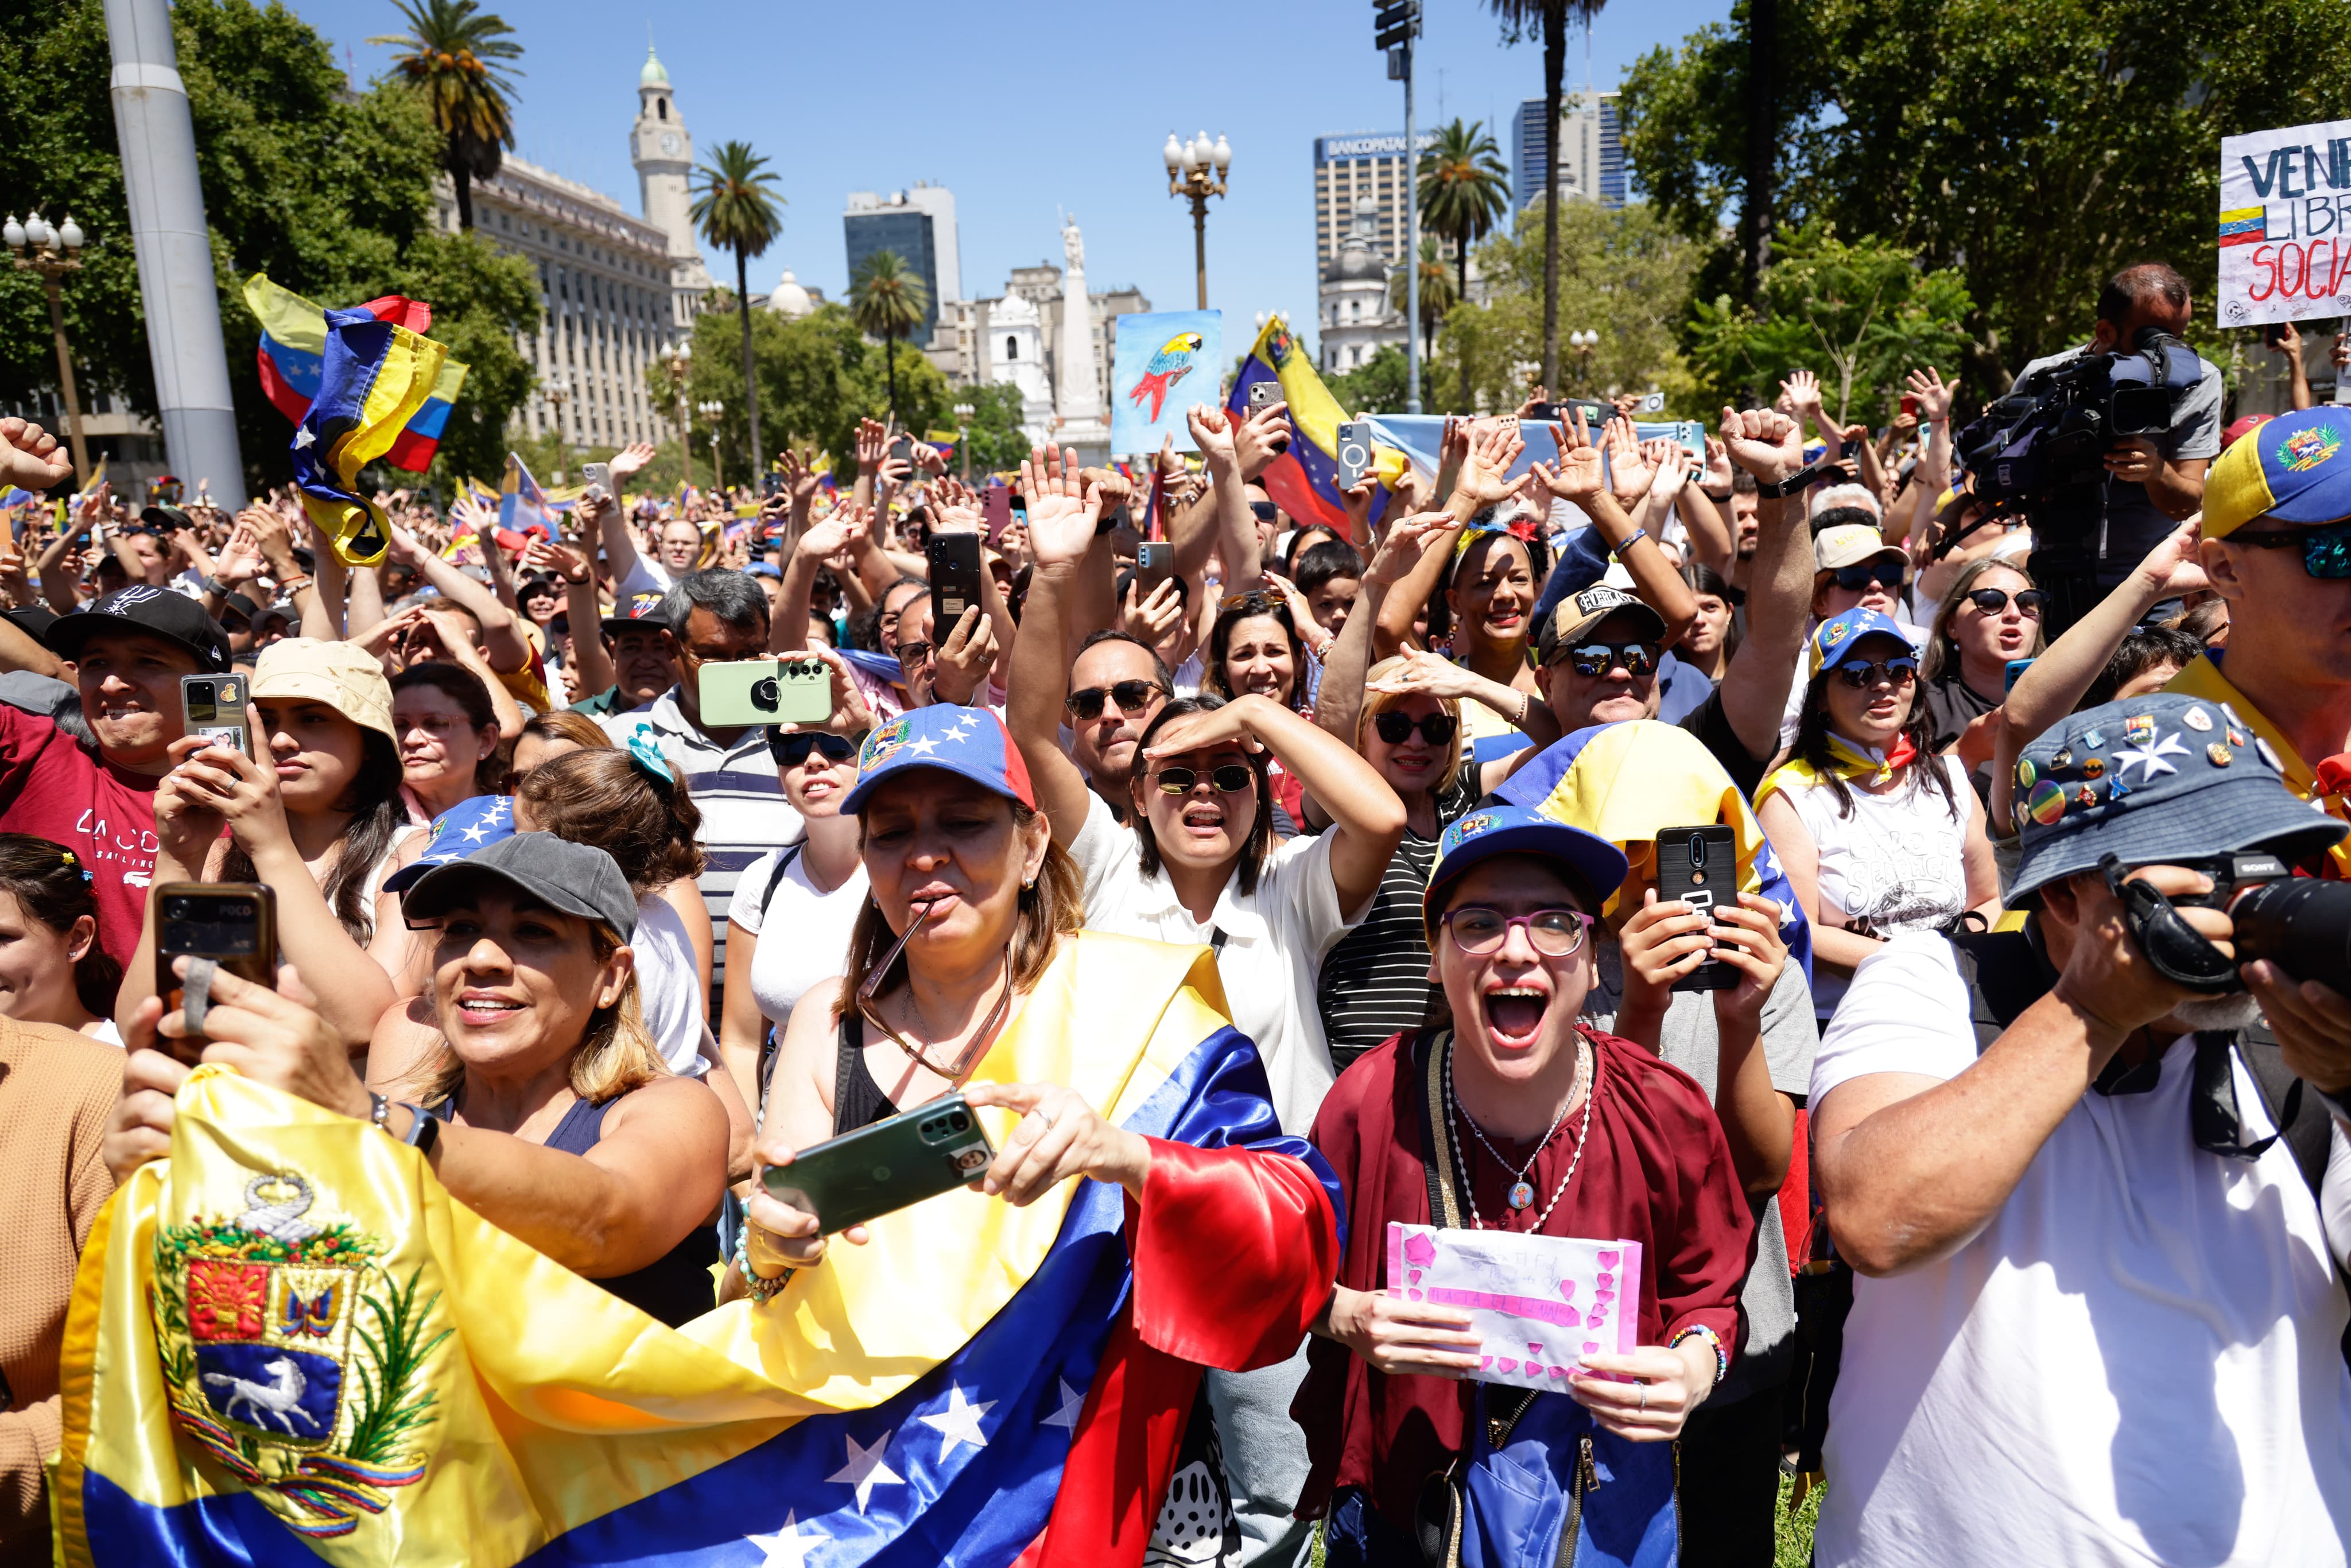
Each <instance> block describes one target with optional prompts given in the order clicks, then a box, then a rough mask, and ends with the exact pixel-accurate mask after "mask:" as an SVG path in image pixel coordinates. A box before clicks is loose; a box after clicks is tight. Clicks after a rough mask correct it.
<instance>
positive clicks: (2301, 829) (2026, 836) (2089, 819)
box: [2008, 692, 2351, 907]
mask: <svg viewBox="0 0 2351 1568" xmlns="http://www.w3.org/2000/svg"><path fill="white" fill-rule="evenodd" d="M2011 787H2012V788H2013V789H2014V791H2015V793H2014V795H2013V796H2012V798H2011V802H2010V807H2011V810H2012V812H2013V813H2014V815H2015V819H2016V821H2017V823H2018V824H2019V826H2020V829H2021V831H2022V857H2021V859H2020V861H2019V863H2018V866H2017V873H2016V881H2015V883H2013V884H2012V885H2011V887H2010V888H2009V890H2008V903H2009V904H2010V905H2011V907H2013V906H2017V905H2021V904H2023V903H2024V902H2025V901H2026V900H2027V899H2028V897H2030V895H2032V894H2034V893H2037V892H2038V891H2039V890H2040V889H2041V888H2043V886H2045V885H2047V884H2048V883H2053V882H2055V881H2057V880H2058V879H2059V878H2061V877H2067V876H2071V875H2073V874H2074V873H2075V872H2079V871H2089V870H2091V869H2093V868H2095V866H2096V865H2097V864H2098V862H2101V861H2103V860H2104V859H2105V857H2106V856H2107V855H2109V854H2111V855H2114V856H2116V858H2117V859H2118V860H2120V861H2121V862H2122V863H2123V864H2125V865H2126V866H2139V865H2159V864H2162V863H2164V862H2168V861H2177V860H2198V859H2203V858H2205V857H2208V856H2211V855H2220V854H2231V853H2234V852H2236V851H2239V850H2246V849H2252V848H2254V847H2255V846H2259V847H2261V848H2263V849H2268V850H2273V851H2274V852H2276V853H2277V854H2279V855H2280V856H2281V857H2282V858H2283V859H2285V860H2289V861H2295V860H2301V859H2304V858H2306V857H2308V856H2311V855H2315V854H2319V853H2321V852H2325V851H2326V850H2328V849H2330V848H2332V847H2333V846H2334V845H2335V843H2336V842H2337V841H2340V840H2341V839H2342V837H2343V835H2344V834H2345V832H2346V831H2351V828H2346V825H2345V824H2344V823H2342V822H2339V821H2335V819H2334V818H2332V817H2329V816H2326V815H2324V814H2323V813H2321V812H2320V811H2319V810H2317V809H2316V808H2314V806H2312V805H2311V804H2310V802H2308V801H2306V800H2302V799H2300V798H2298V797H2297V796H2296V795H2295V794H2294V791H2293V790H2292V789H2288V788H2287V787H2286V783H2285V779H2284V778H2283V775H2282V774H2281V772H2280V770H2279V765H2278V758H2277V753H2276V752H2275V751H2274V750H2273V748H2272V747H2271V746H2270V744H2269V742H2267V741H2265V740H2263V739H2262V737H2260V736H2259V735H2257V734H2255V733H2254V731H2253V728H2252V726H2251V725H2248V724H2247V723H2245V721H2244V720H2243V718H2241V716H2239V715H2238V714H2237V713H2236V711H2235V710H2234V709H2232V708H2231V707H2230V706H2229V705H2228V704H2226V703H2215V702H2209V701H2206V700H2204V699H2203V698H2200V697H2189V696H2178V695H2172V694H2170V693H2168V692H2157V693H2150V694H2148V695H2145V696H2137V697H2126V698H2125V699H2124V700H2122V701H2121V702H2113V703H2107V704H2105V706H2101V707H2094V708H2090V709H2087V710H2085V712H2082V713H2077V714H2074V715H2073V716H2070V717H2068V718H2067V719H2066V720H2065V721H2064V723H2062V724H2060V725H2058V726H2057V727H2054V728H2053V729H2052V730H2050V731H2049V732H2048V733H2047V734H2045V735H2043V737H2041V738H2040V739H2038V740H2036V741H2034V742H2033V743H2032V745H2030V746H2028V747H2025V748H2024V755H2023V756H2022V757H2021V758H2017V762H2016V777H2015V779H2014V780H2013V781H2012V786H2011Z"/></svg>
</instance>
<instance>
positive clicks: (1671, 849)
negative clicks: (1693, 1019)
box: [1656, 826, 1739, 991]
mask: <svg viewBox="0 0 2351 1568" xmlns="http://www.w3.org/2000/svg"><path fill="white" fill-rule="evenodd" d="M1656 846H1657V859H1656V866H1657V902H1658V903H1660V904H1667V903H1670V902H1673V901H1675V900H1679V901H1680V902H1682V903H1684V904H1688V905H1689V906H1690V907H1691V909H1693V910H1695V911H1696V912H1697V913H1698V914H1700V915H1708V916H1711V915H1712V914H1713V913H1714V910H1715V908H1716V906H1718V905H1719V904H1732V905H1736V904H1738V902H1739V836H1738V835H1737V834H1736V833H1734V832H1732V831H1730V830H1729V828H1725V827H1720V826H1706V827H1690V828H1667V830H1666V831H1664V832H1662V833H1659V834H1658V835H1657V840H1656ZM1738 984H1739V971H1738V970H1736V969H1734V968H1732V967H1730V966H1729V965H1728V964H1726V963H1724V962H1723V961H1722V960H1721V959H1719V958H1708V959H1707V960H1705V961H1704V962H1703V963H1701V964H1699V965H1698V967H1695V968H1693V969H1692V970H1690V972H1689V973H1687V974H1686V975H1684V976H1682V977H1680V978H1679V979H1677V980H1676V981H1675V982H1674V985H1673V988H1674V989H1675V990H1677V991H1728V990H1731V989H1734V988H1736V987H1737V986H1738Z"/></svg>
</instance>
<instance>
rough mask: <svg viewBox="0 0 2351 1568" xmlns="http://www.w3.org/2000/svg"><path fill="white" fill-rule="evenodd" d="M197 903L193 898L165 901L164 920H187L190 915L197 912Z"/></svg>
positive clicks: (168, 899)
mask: <svg viewBox="0 0 2351 1568" xmlns="http://www.w3.org/2000/svg"><path fill="white" fill-rule="evenodd" d="M195 902H196V901H195V900H194V899H193V898H167V899H165V900H164V901H163V918H164V919H166V920H185V919H186V918H188V916H189V915H192V914H193V913H194V912H195Z"/></svg>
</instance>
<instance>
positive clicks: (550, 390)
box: [545, 376, 571, 485]
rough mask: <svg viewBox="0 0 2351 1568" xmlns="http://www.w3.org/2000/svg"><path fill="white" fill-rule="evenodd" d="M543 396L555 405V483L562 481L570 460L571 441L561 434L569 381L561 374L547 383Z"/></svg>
mask: <svg viewBox="0 0 2351 1568" xmlns="http://www.w3.org/2000/svg"><path fill="white" fill-rule="evenodd" d="M545 396H546V398H547V401H548V402H550V403H552V404H554V405H555V483H556V484H558V485H560V484H562V483H563V470H564V466H565V465H567V464H569V462H570V461H571V443H570V442H569V440H568V439H566V437H565V435H564V434H563V405H564V403H565V402H566V401H567V400H569V398H570V396H571V383H570V382H569V381H567V380H565V379H564V378H563V377H561V376H558V377H556V378H555V380H554V381H552V382H549V383H548V386H547V389H546V393H545Z"/></svg>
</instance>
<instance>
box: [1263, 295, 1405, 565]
mask: <svg viewBox="0 0 2351 1568" xmlns="http://www.w3.org/2000/svg"><path fill="white" fill-rule="evenodd" d="M1267 381H1270V382H1276V383H1278V384H1279V385H1280V388H1281V400H1282V402H1286V403H1288V404H1289V405H1290V428H1291V429H1292V430H1294V431H1296V432H1297V435H1296V437H1295V438H1294V439H1293V440H1292V441H1291V442H1290V450H1289V451H1287V452H1285V453H1283V454H1282V455H1280V457H1277V458H1275V459H1274V461H1273V466H1271V467H1270V468H1268V469H1267V470H1266V471H1265V472H1264V473H1263V474H1261V475H1259V476H1258V483H1259V484H1261V485H1263V486H1265V489H1266V494H1268V495H1269V496H1271V497H1273V500H1274V504H1275V505H1276V506H1278V507H1280V508H1281V509H1282V510H1283V511H1285V512H1287V513H1289V514H1290V517H1291V518H1292V520H1294V521H1295V522H1296V523H1297V524H1298V526H1299V527H1300V528H1305V527H1307V526H1308V525H1309V524H1313V523H1320V524H1322V525H1323V526H1324V527H1326V528H1335V529H1337V530H1338V532H1339V535H1340V537H1341V538H1347V537H1349V535H1348V532H1347V502H1346V497H1343V496H1342V495H1341V494H1340V492H1339V461H1338V459H1337V458H1336V457H1335V456H1333V455H1332V454H1334V453H1336V452H1337V451H1338V450H1339V426H1340V424H1341V423H1343V421H1344V420H1345V419H1346V418H1347V414H1346V411H1345V410H1343V409H1342V408H1341V407H1340V406H1339V404H1338V402H1337V400H1336V399H1334V398H1332V395H1331V392H1330V389H1329V388H1327V387H1325V386H1324V385H1323V384H1322V377H1321V376H1318V375H1316V374H1315V373H1314V367H1313V365H1312V364H1311V363H1310V362H1309V361H1308V360H1307V359H1306V356H1305V355H1303V354H1301V353H1300V352H1299V351H1298V344H1297V342H1296V340H1293V339H1292V338H1291V337H1290V328H1289V327H1288V326H1287V325H1286V324H1284V322H1283V321H1282V319H1281V318H1280V317H1279V316H1275V317H1271V318H1269V319H1267V321H1266V324H1265V327H1264V329H1263V330H1261V331H1259V333H1258V335H1257V341H1256V343H1255V344H1253V345H1251V347H1250V349H1249V357H1248V358H1247V359H1245V360H1243V361H1241V370H1240V374H1239V375H1238V377H1237V378H1235V380H1234V382H1233V394H1232V396H1231V397H1230V398H1228V399H1227V400H1226V402H1225V407H1226V410H1227V412H1228V413H1231V414H1232V416H1233V417H1234V418H1236V419H1246V418H1248V417H1249V388H1251V387H1252V386H1255V385H1256V384H1257V383H1258V382H1267ZM1372 455H1373V464H1372V467H1373V472H1374V474H1375V475H1377V476H1378V481H1379V483H1378V485H1377V486H1374V492H1373V496H1372V516H1374V517H1378V516H1379V514H1380V508H1381V507H1384V506H1385V505H1386V504H1387V501H1386V491H1385V486H1388V485H1390V484H1393V483H1394V482H1395V480H1396V479H1397V478H1399V477H1400V476H1402V475H1403V473H1404V468H1405V459H1404V455H1403V454H1401V453H1399V452H1397V451H1396V450H1395V448H1394V447H1389V446H1379V445H1374V447H1373V448H1372ZM1356 542H1357V543H1358V544H1361V543H1364V541H1363V540H1357V541H1356Z"/></svg>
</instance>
